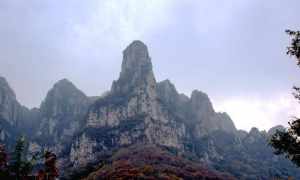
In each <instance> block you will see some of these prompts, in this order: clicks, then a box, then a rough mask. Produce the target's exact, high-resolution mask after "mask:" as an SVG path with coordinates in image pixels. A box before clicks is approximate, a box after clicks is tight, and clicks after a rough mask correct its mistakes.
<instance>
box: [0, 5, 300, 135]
mask: <svg viewBox="0 0 300 180" xmlns="http://www.w3.org/2000/svg"><path fill="white" fill-rule="evenodd" d="M299 6H300V2H299V1H298V0H291V1H289V3H282V1H280V0H267V1H260V0H246V1H236V0H229V1H226V2H225V1H224V2H220V1H217V0H210V1H208V0H207V1H206V0H203V1H193V0H188V1H180V0H177V1H171V0H164V1H161V0H154V1H138V0H130V1H119V0H116V1H115V0H104V1H96V0H92V1H88V2H86V1H76V0H75V1H63V2H62V1H37V0H29V1H17V0H2V1H1V2H0V20H1V23H0V38H1V43H0V52H1V53H0V75H1V76H4V77H6V78H7V80H8V81H9V82H10V84H11V86H12V87H13V89H14V90H15V91H16V94H17V99H18V100H19V101H20V102H21V104H23V105H26V106H28V107H39V105H40V104H41V102H42V99H43V98H44V97H45V95H46V93H47V91H48V88H49V87H51V86H52V84H53V83H55V82H57V81H58V80H60V79H62V78H68V79H70V80H71V81H72V82H74V84H76V85H77V86H78V87H80V89H82V90H83V92H85V93H86V94H87V95H89V96H99V95H101V94H102V93H104V92H105V91H106V90H107V89H109V87H110V83H111V81H112V80H113V79H116V78H117V76H116V74H118V68H117V67H118V65H119V64H120V63H121V61H120V60H121V56H120V53H119V52H120V51H121V50H122V49H124V48H125V47H126V46H127V44H129V43H130V42H131V41H133V40H135V39H141V40H143V41H144V42H145V43H147V44H148V46H149V47H150V49H151V57H152V58H153V62H154V63H155V64H156V66H155V67H154V72H155V73H156V76H157V79H158V80H163V79H166V78H170V79H171V80H172V82H174V83H175V84H176V86H177V88H178V91H179V92H183V93H185V94H191V92H192V90H193V89H200V90H202V91H205V92H207V93H208V94H209V95H210V97H211V99H212V101H213V102H214V106H215V108H216V109H218V110H220V111H226V112H228V113H229V114H230V115H231V117H232V118H233V120H234V122H235V123H236V125H237V127H238V128H241V129H245V130H250V129H251V127H252V126H257V127H259V128H261V129H269V128H271V127H272V126H274V125H276V124H286V123H287V120H288V119H289V117H290V116H292V115H295V114H298V113H299V109H296V108H294V107H295V106H294V104H295V102H294V100H293V98H292V97H291V95H290V88H291V86H292V85H293V84H297V83H299V81H298V79H297V77H299V72H298V71H297V70H296V66H294V63H293V61H291V60H289V59H288V57H287V56H286V55H285V47H286V46H287V44H288V38H287V37H286V35H285V34H284V30H285V29H286V28H291V29H297V28H298V29H299V23H298V19H299V16H300V15H299V13H298V7H299ZM33 94H34V96H33ZM245 113H247V114H248V115H247V116H245V115H244V114H245Z"/></svg>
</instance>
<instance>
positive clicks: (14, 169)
mask: <svg viewBox="0 0 300 180" xmlns="http://www.w3.org/2000/svg"><path fill="white" fill-rule="evenodd" d="M25 145H26V141H25V138H24V137H21V138H19V139H18V140H17V143H16V146H15V150H14V152H13V154H12V160H11V164H10V171H11V174H12V175H13V176H15V177H16V179H17V180H19V179H21V177H25V176H28V174H29V173H30V172H31V171H32V168H33V161H34V159H35V157H33V158H32V160H31V161H28V160H27V157H26V151H25Z"/></svg>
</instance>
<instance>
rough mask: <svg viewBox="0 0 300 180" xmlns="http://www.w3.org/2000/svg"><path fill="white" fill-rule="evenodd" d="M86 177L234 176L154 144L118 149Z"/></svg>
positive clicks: (218, 178)
mask: <svg viewBox="0 0 300 180" xmlns="http://www.w3.org/2000/svg"><path fill="white" fill-rule="evenodd" d="M86 179H88V180H89V179H149V180H152V179H153V180H154V179H165V180H169V179H170V180H171V179H172V180H176V179H207V180H223V179H226V180H231V179H234V178H233V177H231V176H229V175H227V174H222V173H219V172H216V171H212V170H209V169H208V168H206V167H204V166H201V165H199V164H197V163H194V162H191V161H188V160H186V159H184V158H181V157H179V156H176V155H173V154H170V153H168V152H166V151H163V150H162V149H160V148H158V147H154V146H141V147H139V146H134V147H130V148H127V149H121V150H120V151H118V152H117V153H116V154H115V155H114V156H113V157H112V158H111V164H108V165H105V166H103V167H102V168H100V169H99V170H97V171H95V172H94V173H92V174H90V175H89V176H88V177H87V178H86Z"/></svg>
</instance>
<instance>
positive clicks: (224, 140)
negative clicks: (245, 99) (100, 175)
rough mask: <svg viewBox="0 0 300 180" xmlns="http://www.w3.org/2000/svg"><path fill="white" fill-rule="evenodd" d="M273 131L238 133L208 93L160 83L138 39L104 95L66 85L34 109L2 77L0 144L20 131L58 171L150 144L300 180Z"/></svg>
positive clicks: (236, 171)
mask: <svg viewBox="0 0 300 180" xmlns="http://www.w3.org/2000/svg"><path fill="white" fill-rule="evenodd" d="M278 129H279V130H281V129H282V127H274V128H272V129H270V131H269V132H268V133H267V132H265V131H259V130H258V129H257V128H253V129H252V130H251V131H250V132H249V133H248V132H246V131H242V130H237V129H236V127H235V125H234V123H233V121H232V120H231V118H230V117H229V115H228V114H226V113H218V112H216V111H215V110H214V108H213V105H212V103H211V101H210V99H209V97H208V95H207V94H205V93H203V92H201V91H198V90H195V91H193V92H192V94H191V96H190V97H188V96H186V95H184V94H180V93H179V92H178V91H177V90H176V88H175V86H174V85H173V84H172V83H171V82H170V81H169V80H165V81H162V82H158V83H157V82H156V79H155V77H154V74H153V70H152V63H151V58H150V56H149V53H148V49H147V47H146V45H145V44H143V43H142V42H141V41H134V42H133V43H131V44H130V45H129V46H128V47H127V48H126V49H125V50H124V51H123V63H122V69H121V73H120V77H119V78H118V79H117V80H116V81H114V82H113V84H112V87H111V89H110V91H108V92H105V93H104V94H103V95H101V96H94V97H87V96H86V95H85V94H84V93H82V92H81V91H80V90H79V89H77V88H76V87H75V86H74V85H73V84H72V83H71V82H70V81H68V80H66V79H63V80H61V81H59V82H57V83H56V84H55V85H54V87H53V88H52V89H51V90H50V91H49V92H48V94H47V97H46V98H45V100H44V101H43V103H42V104H41V107H40V108H39V109H38V108H35V109H31V110H29V109H27V108H25V107H23V106H21V105H20V104H19V103H18V102H17V100H16V96H15V93H14V92H13V91H12V89H11V88H10V87H9V85H8V83H7V82H6V80H5V79H4V78H0V142H2V143H3V142H4V143H5V144H9V143H11V142H13V141H14V140H15V139H16V137H17V135H18V134H20V133H24V134H26V135H27V136H28V137H29V141H30V142H29V148H28V149H29V151H32V152H36V151H41V150H43V149H45V148H47V149H48V150H49V149H50V150H52V151H54V152H55V153H56V154H57V155H58V157H59V162H58V164H59V167H61V172H62V173H63V171H64V170H75V171H77V170H78V168H80V167H82V168H83V169H85V170H86V169H88V168H86V166H87V165H90V164H97V165H99V162H100V160H101V158H99V157H103V156H110V157H106V158H105V159H110V158H111V156H112V154H113V152H115V151H118V150H120V149H123V148H124V149H126V148H128V147H136V146H139V147H140V148H141V149H143V147H147V146H149V145H150V146H151V147H152V146H153V147H159V148H163V149H166V150H167V151H169V152H172V153H173V155H174V156H181V157H186V158H188V159H191V160H193V161H195V162H197V163H199V162H201V163H204V164H207V165H209V166H210V167H213V168H215V169H217V170H218V171H221V172H229V173H231V174H232V175H234V176H235V177H237V178H238V179H271V178H270V177H277V176H278V177H283V178H286V177H287V176H288V175H293V176H294V177H295V178H298V179H299V178H300V177H299V176H297V174H300V173H299V170H297V168H295V167H294V166H293V165H292V164H291V163H290V162H289V161H287V160H285V159H283V157H278V156H275V155H273V152H272V149H271V147H270V146H269V145H268V138H269V137H270V135H272V134H273V133H274V132H275V131H276V130H278ZM147 157H148V156H147ZM147 157H142V158H147ZM129 158H130V157H129ZM257 167H260V168H257ZM157 168H158V169H159V168H160V167H157ZM286 169H288V173H287V172H286V171H287V170H286ZM187 170H189V169H187Z"/></svg>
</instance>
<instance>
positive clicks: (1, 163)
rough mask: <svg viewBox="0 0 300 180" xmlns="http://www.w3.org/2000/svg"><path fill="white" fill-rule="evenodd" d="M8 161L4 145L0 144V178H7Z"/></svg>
mask: <svg viewBox="0 0 300 180" xmlns="http://www.w3.org/2000/svg"><path fill="white" fill-rule="evenodd" d="M8 176H9V171H8V163H7V153H6V151H5V146H4V145H3V144H0V179H4V178H8Z"/></svg>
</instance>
